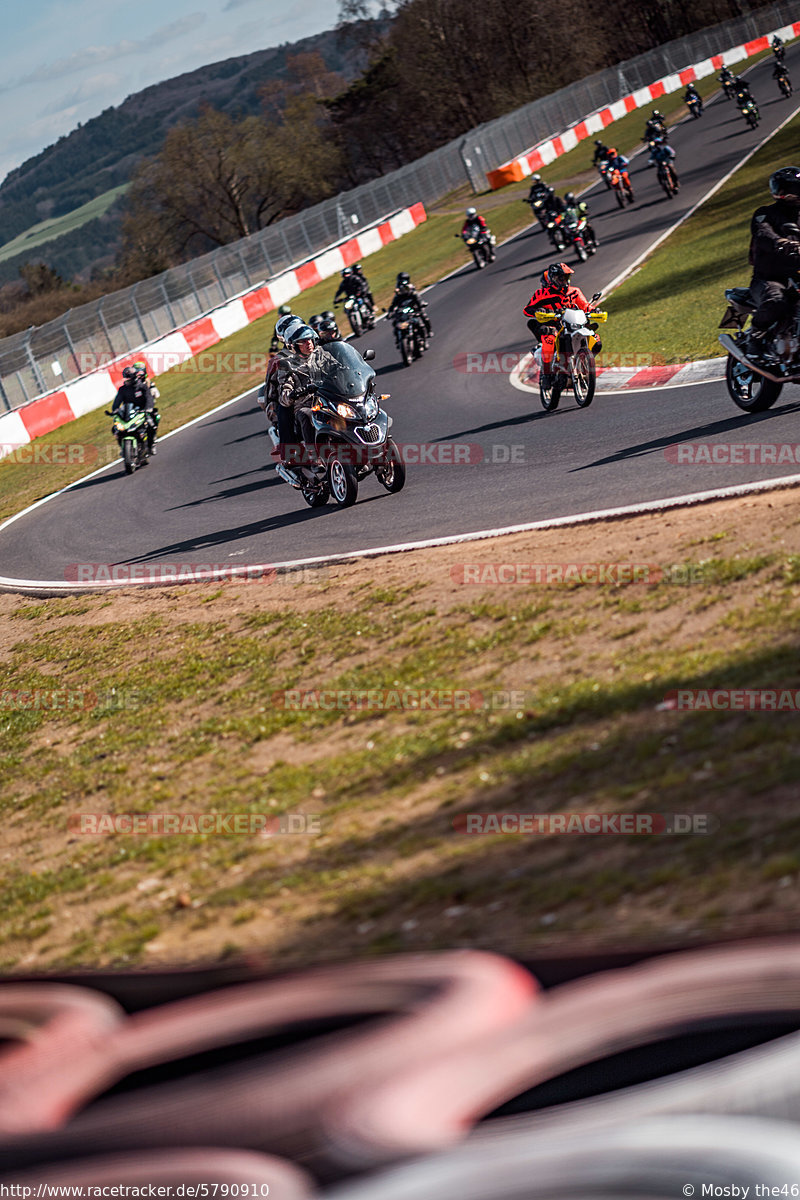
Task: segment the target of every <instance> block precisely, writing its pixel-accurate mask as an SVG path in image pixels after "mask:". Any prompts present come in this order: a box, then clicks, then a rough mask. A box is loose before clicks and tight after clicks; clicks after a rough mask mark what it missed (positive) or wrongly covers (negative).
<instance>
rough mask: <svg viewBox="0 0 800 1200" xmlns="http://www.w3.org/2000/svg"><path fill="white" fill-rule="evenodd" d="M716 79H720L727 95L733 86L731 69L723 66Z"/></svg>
mask: <svg viewBox="0 0 800 1200" xmlns="http://www.w3.org/2000/svg"><path fill="white" fill-rule="evenodd" d="M718 79H720V83H721V84H722V89H723V91H724V92H726V95H728V96H729V95H730V90H732V88H733V71H732V70H730V67H723V68H722V71H721V72H720V76H718Z"/></svg>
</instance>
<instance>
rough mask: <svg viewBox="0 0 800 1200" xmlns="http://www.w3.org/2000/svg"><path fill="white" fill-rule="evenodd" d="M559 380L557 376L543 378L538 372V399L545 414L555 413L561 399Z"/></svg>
mask: <svg viewBox="0 0 800 1200" xmlns="http://www.w3.org/2000/svg"><path fill="white" fill-rule="evenodd" d="M561 386H562V385H561V379H560V377H559V376H558V375H547V376H545V375H544V374H543V373H542V372H541V371H540V372H539V399H540V400H541V402H542V408H543V409H544V411H545V412H555V410H556V409H557V408H558V402H559V400H560V399H561Z"/></svg>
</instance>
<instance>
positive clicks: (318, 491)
mask: <svg viewBox="0 0 800 1200" xmlns="http://www.w3.org/2000/svg"><path fill="white" fill-rule="evenodd" d="M302 490H303V499H304V500H305V502H306V504H307V505H308V507H309V508H322V506H323V504H327V503H328V500H329V499H330V494H331V493H330V488H329V487H328V484H327V481H326V482H325V483H323V485H322V487H320V488H303V489H302Z"/></svg>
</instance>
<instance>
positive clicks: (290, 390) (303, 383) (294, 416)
mask: <svg viewBox="0 0 800 1200" xmlns="http://www.w3.org/2000/svg"><path fill="white" fill-rule="evenodd" d="M316 341H317V339H316V334H315V333H314V330H313V329H312V328H311V326H310V325H303V324H300V325H298V326H294V327H292V328H291V329H290V330H288V331H287V333H286V342H287V347H288V351H289V352H288V354H286V355H285V356H284V357H282V358H280V359H279V360H278V363H277V367H276V370H275V376H276V378H275V382H274V390H275V392H276V393H277V400H278V435H279V442H280V445H279V454H280V459H281V462H282V463H283V465H284V466H290V467H291V466H292V465H294V463H296V462H297V460H298V456H299V447H298V445H297V427H298V426H299V432H300V437H301V440H302V441H303V442H304V443H305V454H306V457H307V459H308V460H310V461H314V460H315V458H316V454H315V449H314V431H313V428H312V426H311V422H310V420H309V418H308V417H307V416H306V415H305V414H304V413H302V412H301V411H300V409H301V408H302V406H303V404H304V403H305V401H306V400H308V398H309V397H310V395H311V393H312V392H313V390H314V383H313V366H314V362H313V357H312V356H313V355H314V353H315V346H316Z"/></svg>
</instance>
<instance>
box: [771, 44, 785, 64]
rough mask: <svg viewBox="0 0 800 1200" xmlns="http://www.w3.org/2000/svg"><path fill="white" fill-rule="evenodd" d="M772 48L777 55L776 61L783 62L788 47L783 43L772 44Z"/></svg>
mask: <svg viewBox="0 0 800 1200" xmlns="http://www.w3.org/2000/svg"><path fill="white" fill-rule="evenodd" d="M770 49H771V50H772V53H773V54H774V55H775V61H776V62H779V63H782V62H783V60H784V57H785V55H786V47H785V46H784V45H782V44H781V45H780V46H772V45H771V46H770Z"/></svg>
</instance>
